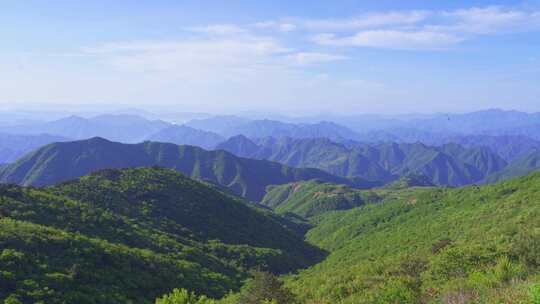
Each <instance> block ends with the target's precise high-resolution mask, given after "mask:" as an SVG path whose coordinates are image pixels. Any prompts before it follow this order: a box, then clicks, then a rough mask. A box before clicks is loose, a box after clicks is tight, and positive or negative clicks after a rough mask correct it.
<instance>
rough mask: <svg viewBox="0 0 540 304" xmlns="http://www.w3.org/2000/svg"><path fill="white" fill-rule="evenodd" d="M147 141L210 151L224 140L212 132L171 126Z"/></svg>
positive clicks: (182, 126)
mask: <svg viewBox="0 0 540 304" xmlns="http://www.w3.org/2000/svg"><path fill="white" fill-rule="evenodd" d="M147 140H149V141H158V142H167V143H173V144H177V145H191V146H198V147H201V148H203V149H212V148H214V147H215V146H216V145H217V144H219V143H220V142H222V141H224V140H225V138H224V137H223V136H221V135H219V134H217V133H214V132H210V131H202V130H198V129H194V128H191V127H188V126H185V125H180V126H179V125H173V126H170V127H168V128H165V129H163V130H160V131H158V132H157V133H155V134H152V135H150V136H148V138H147Z"/></svg>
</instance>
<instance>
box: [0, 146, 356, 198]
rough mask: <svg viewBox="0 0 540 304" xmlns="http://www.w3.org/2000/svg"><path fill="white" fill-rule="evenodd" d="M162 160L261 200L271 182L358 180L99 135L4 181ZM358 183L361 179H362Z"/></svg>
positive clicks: (56, 149)
mask: <svg viewBox="0 0 540 304" xmlns="http://www.w3.org/2000/svg"><path fill="white" fill-rule="evenodd" d="M149 166H160V167H165V168H171V169H175V170H177V171H180V172H182V173H184V174H186V175H188V176H190V177H192V178H196V179H200V180H205V181H208V182H211V183H214V184H216V185H220V186H222V187H226V188H227V189H229V190H230V191H232V192H233V193H235V194H237V195H240V196H243V197H246V198H248V199H251V200H255V201H258V200H260V199H261V198H262V197H263V196H264V194H265V192H266V187H267V186H268V185H275V184H285V183H289V182H293V181H299V180H309V179H314V178H316V179H321V180H324V181H329V182H335V183H344V184H352V183H353V182H352V181H351V180H349V179H346V178H343V177H337V176H334V175H332V174H330V173H327V172H324V171H321V170H318V169H299V168H292V167H289V166H286V165H283V164H280V163H277V162H270V161H266V160H254V159H247V158H242V157H237V156H235V155H233V154H231V153H229V152H226V151H223V150H221V151H206V150H204V149H202V148H198V147H194V146H178V145H175V144H169V143H156V142H144V143H140V144H122V143H117V142H111V141H108V140H106V139H103V138H99V137H95V138H92V139H88V140H82V141H74V142H64V143H54V144H50V145H48V146H45V147H43V148H40V149H38V150H36V151H35V152H32V153H30V154H28V155H26V156H24V157H23V158H21V159H19V160H18V161H17V162H15V163H13V164H10V165H8V166H6V167H5V168H3V169H2V170H1V171H0V182H2V183H14V184H19V185H26V186H29V185H32V186H46V185H53V184H56V183H59V182H63V181H67V180H70V179H74V178H77V177H80V176H83V175H86V174H88V173H90V172H93V171H96V170H100V169H106V168H133V167H149ZM354 183H355V184H359V181H358V180H356V181H355V182H354Z"/></svg>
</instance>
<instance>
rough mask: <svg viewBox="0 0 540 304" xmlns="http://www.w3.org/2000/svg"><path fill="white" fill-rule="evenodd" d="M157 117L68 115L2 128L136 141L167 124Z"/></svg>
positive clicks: (29, 132) (74, 137) (5, 129)
mask: <svg viewBox="0 0 540 304" xmlns="http://www.w3.org/2000/svg"><path fill="white" fill-rule="evenodd" d="M169 126H170V124H168V123H166V122H164V121H161V120H147V119H144V118H142V117H139V116H134V115H112V114H107V115H100V116H96V117H92V118H83V117H78V116H70V117H66V118H62V119H59V120H55V121H50V122H44V123H38V124H29V125H22V126H14V127H8V128H4V129H3V131H4V132H6V133H11V134H34V135H37V134H43V133H47V134H52V135H57V136H62V137H66V138H71V139H73V140H76V139H88V138H91V137H96V136H101V137H104V138H107V139H109V140H113V141H120V142H126V143H136V142H140V141H143V140H145V139H146V138H147V137H148V136H150V135H152V134H155V133H157V132H158V131H160V130H162V129H164V128H167V127H169Z"/></svg>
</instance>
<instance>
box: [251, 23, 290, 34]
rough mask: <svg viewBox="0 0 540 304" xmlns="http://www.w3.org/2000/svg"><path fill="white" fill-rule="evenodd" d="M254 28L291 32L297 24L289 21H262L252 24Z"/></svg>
mask: <svg viewBox="0 0 540 304" xmlns="http://www.w3.org/2000/svg"><path fill="white" fill-rule="evenodd" d="M254 26H255V27H256V28H260V29H274V30H278V31H280V32H292V31H294V30H296V29H297V25H296V24H294V23H291V22H286V21H283V22H277V21H264V22H257V23H255V24H254Z"/></svg>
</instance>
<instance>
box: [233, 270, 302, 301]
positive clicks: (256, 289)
mask: <svg viewBox="0 0 540 304" xmlns="http://www.w3.org/2000/svg"><path fill="white" fill-rule="evenodd" d="M238 303H239V304H261V303H272V304H293V303H296V299H295V296H294V294H293V293H292V292H290V291H289V289H287V288H286V287H284V286H283V282H281V281H279V280H278V279H277V278H276V277H275V276H274V275H272V274H271V273H269V272H262V271H256V272H254V273H253V278H252V279H251V280H250V281H248V282H247V283H246V285H245V286H244V288H242V291H241V293H240V299H239V301H238Z"/></svg>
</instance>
